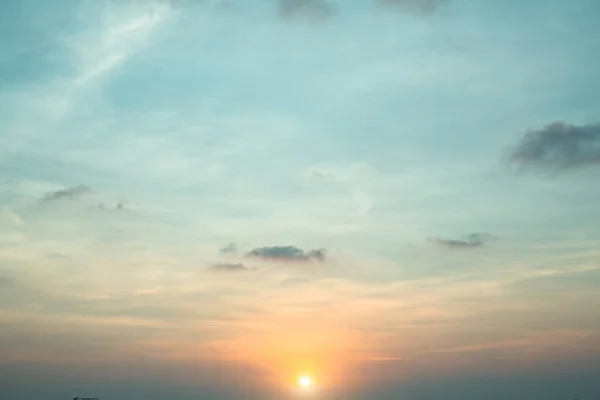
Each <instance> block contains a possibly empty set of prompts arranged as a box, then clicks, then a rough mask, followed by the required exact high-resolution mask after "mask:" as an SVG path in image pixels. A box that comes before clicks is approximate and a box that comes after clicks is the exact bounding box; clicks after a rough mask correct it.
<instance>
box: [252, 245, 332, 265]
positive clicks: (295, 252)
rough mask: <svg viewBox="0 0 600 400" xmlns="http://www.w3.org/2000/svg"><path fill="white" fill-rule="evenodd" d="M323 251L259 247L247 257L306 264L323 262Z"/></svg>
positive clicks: (286, 247)
mask: <svg viewBox="0 0 600 400" xmlns="http://www.w3.org/2000/svg"><path fill="white" fill-rule="evenodd" d="M325 253H326V251H325V249H315V250H309V251H304V250H302V249H299V248H297V247H295V246H272V247H260V248H256V249H254V250H252V251H251V252H249V253H248V254H247V257H255V258H262V259H265V260H272V261H296V262H298V261H299V262H307V261H311V260H315V261H324V260H325Z"/></svg>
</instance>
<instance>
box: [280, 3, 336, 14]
mask: <svg viewBox="0 0 600 400" xmlns="http://www.w3.org/2000/svg"><path fill="white" fill-rule="evenodd" d="M279 13H280V14H281V16H283V17H284V18H290V17H296V16H299V15H306V16H310V17H315V18H328V17H330V16H331V15H332V14H333V7H332V6H331V4H329V2H328V1H327V0H279Z"/></svg>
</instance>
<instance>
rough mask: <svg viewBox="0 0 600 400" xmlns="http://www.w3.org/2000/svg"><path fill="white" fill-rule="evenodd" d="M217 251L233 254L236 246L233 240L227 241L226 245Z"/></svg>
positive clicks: (235, 251)
mask: <svg viewBox="0 0 600 400" xmlns="http://www.w3.org/2000/svg"><path fill="white" fill-rule="evenodd" d="M219 253H221V254H235V253H237V246H236V245H235V243H233V242H232V243H229V244H228V245H227V246H225V247H223V248H222V249H220V250H219Z"/></svg>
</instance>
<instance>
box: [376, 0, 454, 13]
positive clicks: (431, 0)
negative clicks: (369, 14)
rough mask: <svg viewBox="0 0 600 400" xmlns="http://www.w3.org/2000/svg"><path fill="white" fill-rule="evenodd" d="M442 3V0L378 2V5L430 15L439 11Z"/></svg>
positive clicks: (388, 0) (387, 0) (390, 0)
mask: <svg viewBox="0 0 600 400" xmlns="http://www.w3.org/2000/svg"><path fill="white" fill-rule="evenodd" d="M443 2H444V1H443V0H379V1H378V4H379V5H380V6H382V7H386V8H390V9H397V10H402V11H409V12H412V13H418V14H432V13H434V12H436V11H437V10H438V9H439V7H440V6H441V4H442V3H443Z"/></svg>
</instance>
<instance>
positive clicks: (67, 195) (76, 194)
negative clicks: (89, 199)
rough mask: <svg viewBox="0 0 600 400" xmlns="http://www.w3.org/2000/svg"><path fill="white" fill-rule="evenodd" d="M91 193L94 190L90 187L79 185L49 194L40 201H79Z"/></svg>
mask: <svg viewBox="0 0 600 400" xmlns="http://www.w3.org/2000/svg"><path fill="white" fill-rule="evenodd" d="M91 191H92V190H91V189H90V188H89V187H87V186H84V185H79V186H74V187H71V188H67V189H61V190H55V191H52V192H48V193H46V194H45V195H44V197H42V199H41V200H40V201H42V202H47V201H57V200H64V199H77V198H80V197H82V196H85V195H86V194H89V193H91Z"/></svg>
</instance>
